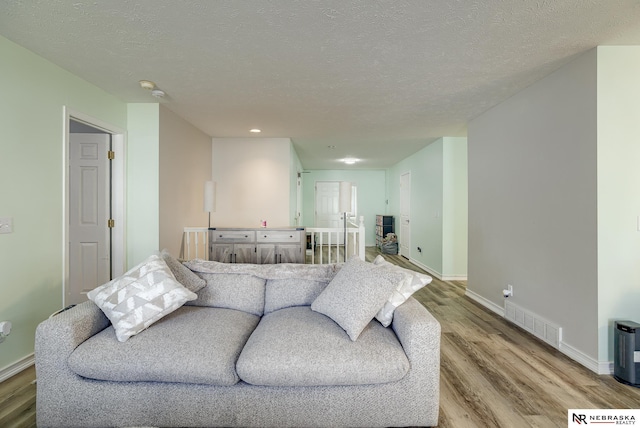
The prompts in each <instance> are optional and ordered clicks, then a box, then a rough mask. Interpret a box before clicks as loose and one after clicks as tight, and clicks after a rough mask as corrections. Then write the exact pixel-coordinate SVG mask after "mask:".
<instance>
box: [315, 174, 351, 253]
mask: <svg viewBox="0 0 640 428" xmlns="http://www.w3.org/2000/svg"><path fill="white" fill-rule="evenodd" d="M315 190H316V199H315V226H316V227H327V228H342V227H343V225H344V223H343V221H344V213H341V212H340V203H339V201H340V182H339V181H316V185H315ZM357 201H358V187H357V186H356V185H355V184H354V183H352V184H351V209H350V211H349V214H350V215H351V217H357V215H358V212H357V206H358V202H357ZM324 238H327V237H323V241H324V242H327V241H326V240H325V239H324ZM338 243H339V244H340V245H343V244H344V237H343V236H342V235H341V236H340V237H339V242H338Z"/></svg>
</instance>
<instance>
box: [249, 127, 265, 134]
mask: <svg viewBox="0 0 640 428" xmlns="http://www.w3.org/2000/svg"><path fill="white" fill-rule="evenodd" d="M249 132H251V133H253V134H259V133H261V132H262V130H260V129H258V128H253V129H250V130H249Z"/></svg>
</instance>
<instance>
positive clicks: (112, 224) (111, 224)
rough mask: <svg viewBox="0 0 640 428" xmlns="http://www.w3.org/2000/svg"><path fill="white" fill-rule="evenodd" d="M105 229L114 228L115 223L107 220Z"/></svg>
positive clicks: (112, 220)
mask: <svg viewBox="0 0 640 428" xmlns="http://www.w3.org/2000/svg"><path fill="white" fill-rule="evenodd" d="M107 227H109V228H114V227H116V222H115V220H114V219H112V218H110V219H109V220H107Z"/></svg>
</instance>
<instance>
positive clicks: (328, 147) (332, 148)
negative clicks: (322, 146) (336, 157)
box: [327, 145, 336, 150]
mask: <svg viewBox="0 0 640 428" xmlns="http://www.w3.org/2000/svg"><path fill="white" fill-rule="evenodd" d="M335 148H336V146H334V145H331V146H327V149H329V150H334V149H335Z"/></svg>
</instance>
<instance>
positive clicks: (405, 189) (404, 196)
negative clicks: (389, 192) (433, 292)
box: [400, 171, 411, 259]
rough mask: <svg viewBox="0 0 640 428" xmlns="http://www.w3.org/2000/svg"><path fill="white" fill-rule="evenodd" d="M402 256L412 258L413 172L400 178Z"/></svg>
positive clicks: (406, 173)
mask: <svg viewBox="0 0 640 428" xmlns="http://www.w3.org/2000/svg"><path fill="white" fill-rule="evenodd" d="M400 255H401V256H403V257H405V258H407V259H410V258H411V171H409V172H405V173H404V174H402V175H401V176H400Z"/></svg>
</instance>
